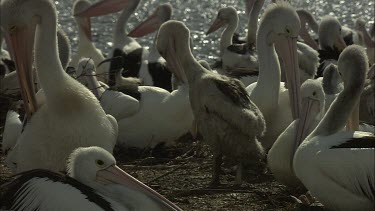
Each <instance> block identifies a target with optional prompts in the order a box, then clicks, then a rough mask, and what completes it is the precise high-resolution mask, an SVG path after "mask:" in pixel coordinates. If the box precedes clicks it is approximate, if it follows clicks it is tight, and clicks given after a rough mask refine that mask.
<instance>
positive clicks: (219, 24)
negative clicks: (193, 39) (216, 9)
mask: <svg viewBox="0 0 375 211" xmlns="http://www.w3.org/2000/svg"><path fill="white" fill-rule="evenodd" d="M224 25H225V22H224V21H223V20H221V19H220V18H216V19H215V21H214V23H213V24H212V25H211V27H210V28H209V29H208V31H207V32H206V35H208V34H211V33H212V32H215V31H217V30H218V29H220V28H221V27H222V26H224Z"/></svg>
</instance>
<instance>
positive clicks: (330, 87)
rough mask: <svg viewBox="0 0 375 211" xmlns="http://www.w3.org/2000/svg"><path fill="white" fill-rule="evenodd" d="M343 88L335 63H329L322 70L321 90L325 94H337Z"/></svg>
mask: <svg viewBox="0 0 375 211" xmlns="http://www.w3.org/2000/svg"><path fill="white" fill-rule="evenodd" d="M343 89H344V86H343V84H342V80H341V76H340V74H339V71H338V70H337V65H335V64H329V65H328V66H327V67H326V68H325V69H324V71H323V90H324V93H325V94H328V95H333V94H338V93H339V92H341V91H342V90H343Z"/></svg>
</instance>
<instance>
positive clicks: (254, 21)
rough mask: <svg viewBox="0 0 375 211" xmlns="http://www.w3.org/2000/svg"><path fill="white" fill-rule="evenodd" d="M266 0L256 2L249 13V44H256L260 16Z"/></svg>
mask: <svg viewBox="0 0 375 211" xmlns="http://www.w3.org/2000/svg"><path fill="white" fill-rule="evenodd" d="M263 4H264V0H258V1H256V2H255V3H254V6H253V9H252V10H251V12H250V15H249V21H248V24H247V44H249V45H254V46H255V45H256V33H257V30H258V17H259V13H260V10H261V9H262V7H263Z"/></svg>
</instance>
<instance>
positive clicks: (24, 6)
mask: <svg viewBox="0 0 375 211" xmlns="http://www.w3.org/2000/svg"><path fill="white" fill-rule="evenodd" d="M1 11H2V13H1V27H2V29H3V30H4V32H5V35H6V39H7V43H8V46H9V47H10V49H12V50H11V52H12V54H13V58H14V59H15V62H16V67H17V72H18V75H19V77H20V82H21V83H20V84H21V94H22V98H23V101H24V105H25V111H26V114H27V116H28V119H29V120H28V122H27V124H26V126H25V127H24V131H23V132H22V134H21V135H20V137H19V138H18V142H17V145H16V148H17V153H18V156H17V172H22V171H26V170H30V169H35V168H44V169H49V170H53V171H63V170H64V169H65V161H66V159H67V157H68V156H69V154H70V153H71V151H72V150H74V149H75V148H77V147H81V146H93V145H95V146H100V147H103V148H104V149H106V150H107V151H109V152H112V150H113V147H114V145H115V143H116V138H117V122H116V120H115V119H114V118H113V117H112V116H110V115H106V114H105V113H104V111H103V109H102V108H101V106H100V104H99V102H98V100H97V99H96V98H95V96H94V95H93V94H92V93H91V92H90V90H88V89H87V88H85V87H84V86H83V85H82V84H80V83H79V82H77V81H76V80H74V79H73V78H71V77H70V76H69V75H68V74H67V73H65V71H64V69H63V67H62V66H61V62H60V60H59V57H58V49H57V41H56V39H57V38H56V32H57V14H56V8H55V6H54V4H53V3H52V2H51V1H49V0H35V1H32V2H30V1H27V0H16V1H11V0H5V1H2V2H1ZM34 40H35V43H34ZM33 52H34V56H35V57H34V64H35V68H36V69H37V72H38V77H39V81H40V85H41V87H42V89H43V91H44V95H45V103H44V105H43V106H41V107H40V108H37V106H36V99H35V93H34V89H33V87H34V86H33V78H32V61H33V59H32V55H33Z"/></svg>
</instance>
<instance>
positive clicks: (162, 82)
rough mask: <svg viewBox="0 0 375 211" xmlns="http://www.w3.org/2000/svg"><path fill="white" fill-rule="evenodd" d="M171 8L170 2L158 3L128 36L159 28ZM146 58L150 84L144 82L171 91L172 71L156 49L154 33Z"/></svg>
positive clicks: (167, 17)
mask: <svg viewBox="0 0 375 211" xmlns="http://www.w3.org/2000/svg"><path fill="white" fill-rule="evenodd" d="M172 10H173V8H172V5H171V4H170V3H165V4H161V5H159V6H158V7H157V8H156V10H155V11H154V12H153V13H152V14H151V15H150V16H149V17H148V18H147V19H146V20H145V21H143V22H142V23H140V24H139V25H138V26H137V27H135V28H134V29H133V30H132V31H131V32H129V34H128V36H130V37H143V36H145V35H147V34H150V33H153V32H155V31H157V30H159V27H160V25H161V24H163V23H164V22H166V21H168V20H170V19H171V16H172ZM147 60H148V71H149V74H150V76H151V78H152V84H147V83H145V85H153V86H157V87H160V88H163V89H165V90H167V91H172V73H171V72H170V71H169V70H168V69H167V64H166V61H165V59H164V58H163V57H162V56H160V54H159V52H158V50H157V49H156V35H155V39H154V43H153V45H152V47H151V50H150V54H149V56H148V58H147Z"/></svg>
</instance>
